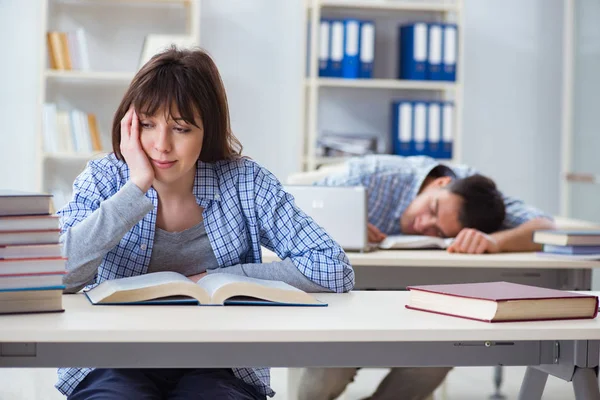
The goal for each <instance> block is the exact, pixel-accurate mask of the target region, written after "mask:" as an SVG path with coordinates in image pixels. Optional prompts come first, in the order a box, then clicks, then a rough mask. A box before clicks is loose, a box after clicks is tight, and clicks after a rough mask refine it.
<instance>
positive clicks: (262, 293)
mask: <svg viewBox="0 0 600 400" xmlns="http://www.w3.org/2000/svg"><path fill="white" fill-rule="evenodd" d="M197 285H198V286H200V287H201V288H203V289H204V291H206V292H207V293H208V295H209V296H210V298H211V303H212V304H224V303H227V304H250V303H253V302H260V301H261V300H262V301H263V302H264V301H267V302H272V303H281V304H298V305H300V304H302V305H324V304H323V303H321V302H319V301H318V300H317V299H315V298H314V297H312V296H311V295H309V294H308V293H306V292H304V291H302V290H300V289H298V288H295V287H293V286H291V285H288V284H287V283H285V282H281V281H270V280H265V279H256V278H250V277H247V276H241V275H233V274H226V273H215V274H210V275H207V276H205V277H204V278H202V279H200V280H199V281H198V283H197ZM236 298H237V299H236ZM248 298H250V299H248Z"/></svg>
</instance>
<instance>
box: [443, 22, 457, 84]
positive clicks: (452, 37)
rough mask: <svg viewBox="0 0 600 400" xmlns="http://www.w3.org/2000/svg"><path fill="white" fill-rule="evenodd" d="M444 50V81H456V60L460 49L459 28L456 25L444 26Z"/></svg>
mask: <svg viewBox="0 0 600 400" xmlns="http://www.w3.org/2000/svg"><path fill="white" fill-rule="evenodd" d="M443 36H444V48H443V56H444V57H443V58H444V59H443V62H442V80H444V81H456V59H457V53H458V52H457V49H458V27H457V26H456V24H444V35H443Z"/></svg>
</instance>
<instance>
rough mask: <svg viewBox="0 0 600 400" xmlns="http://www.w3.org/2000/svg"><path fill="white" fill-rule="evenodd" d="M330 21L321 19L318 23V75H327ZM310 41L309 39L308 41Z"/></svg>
mask: <svg viewBox="0 0 600 400" xmlns="http://www.w3.org/2000/svg"><path fill="white" fill-rule="evenodd" d="M330 40H331V39H330V21H329V20H328V19H322V20H321V23H320V25H319V76H329V70H330V69H331V66H330V60H329V41H330ZM309 43H310V41H309Z"/></svg>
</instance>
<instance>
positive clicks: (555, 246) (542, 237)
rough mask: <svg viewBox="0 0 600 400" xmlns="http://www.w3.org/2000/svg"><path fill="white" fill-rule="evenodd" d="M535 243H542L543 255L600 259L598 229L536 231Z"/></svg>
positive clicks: (599, 234) (599, 235) (599, 233)
mask: <svg viewBox="0 0 600 400" xmlns="http://www.w3.org/2000/svg"><path fill="white" fill-rule="evenodd" d="M533 241H534V242H535V243H539V244H543V245H544V247H543V251H542V252H541V253H539V254H540V255H543V256H549V257H558V258H569V259H580V260H600V231H598V230H583V231H581V230H560V231H536V232H534V234H533Z"/></svg>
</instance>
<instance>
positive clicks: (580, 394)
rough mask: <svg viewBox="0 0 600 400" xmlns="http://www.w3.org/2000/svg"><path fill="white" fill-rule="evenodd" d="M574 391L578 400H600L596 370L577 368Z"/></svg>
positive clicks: (574, 377)
mask: <svg viewBox="0 0 600 400" xmlns="http://www.w3.org/2000/svg"><path fill="white" fill-rule="evenodd" d="M573 391H574V392H575V399H576V400H600V390H599V389H598V376H597V375H596V370H595V369H594V368H575V374H573Z"/></svg>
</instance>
